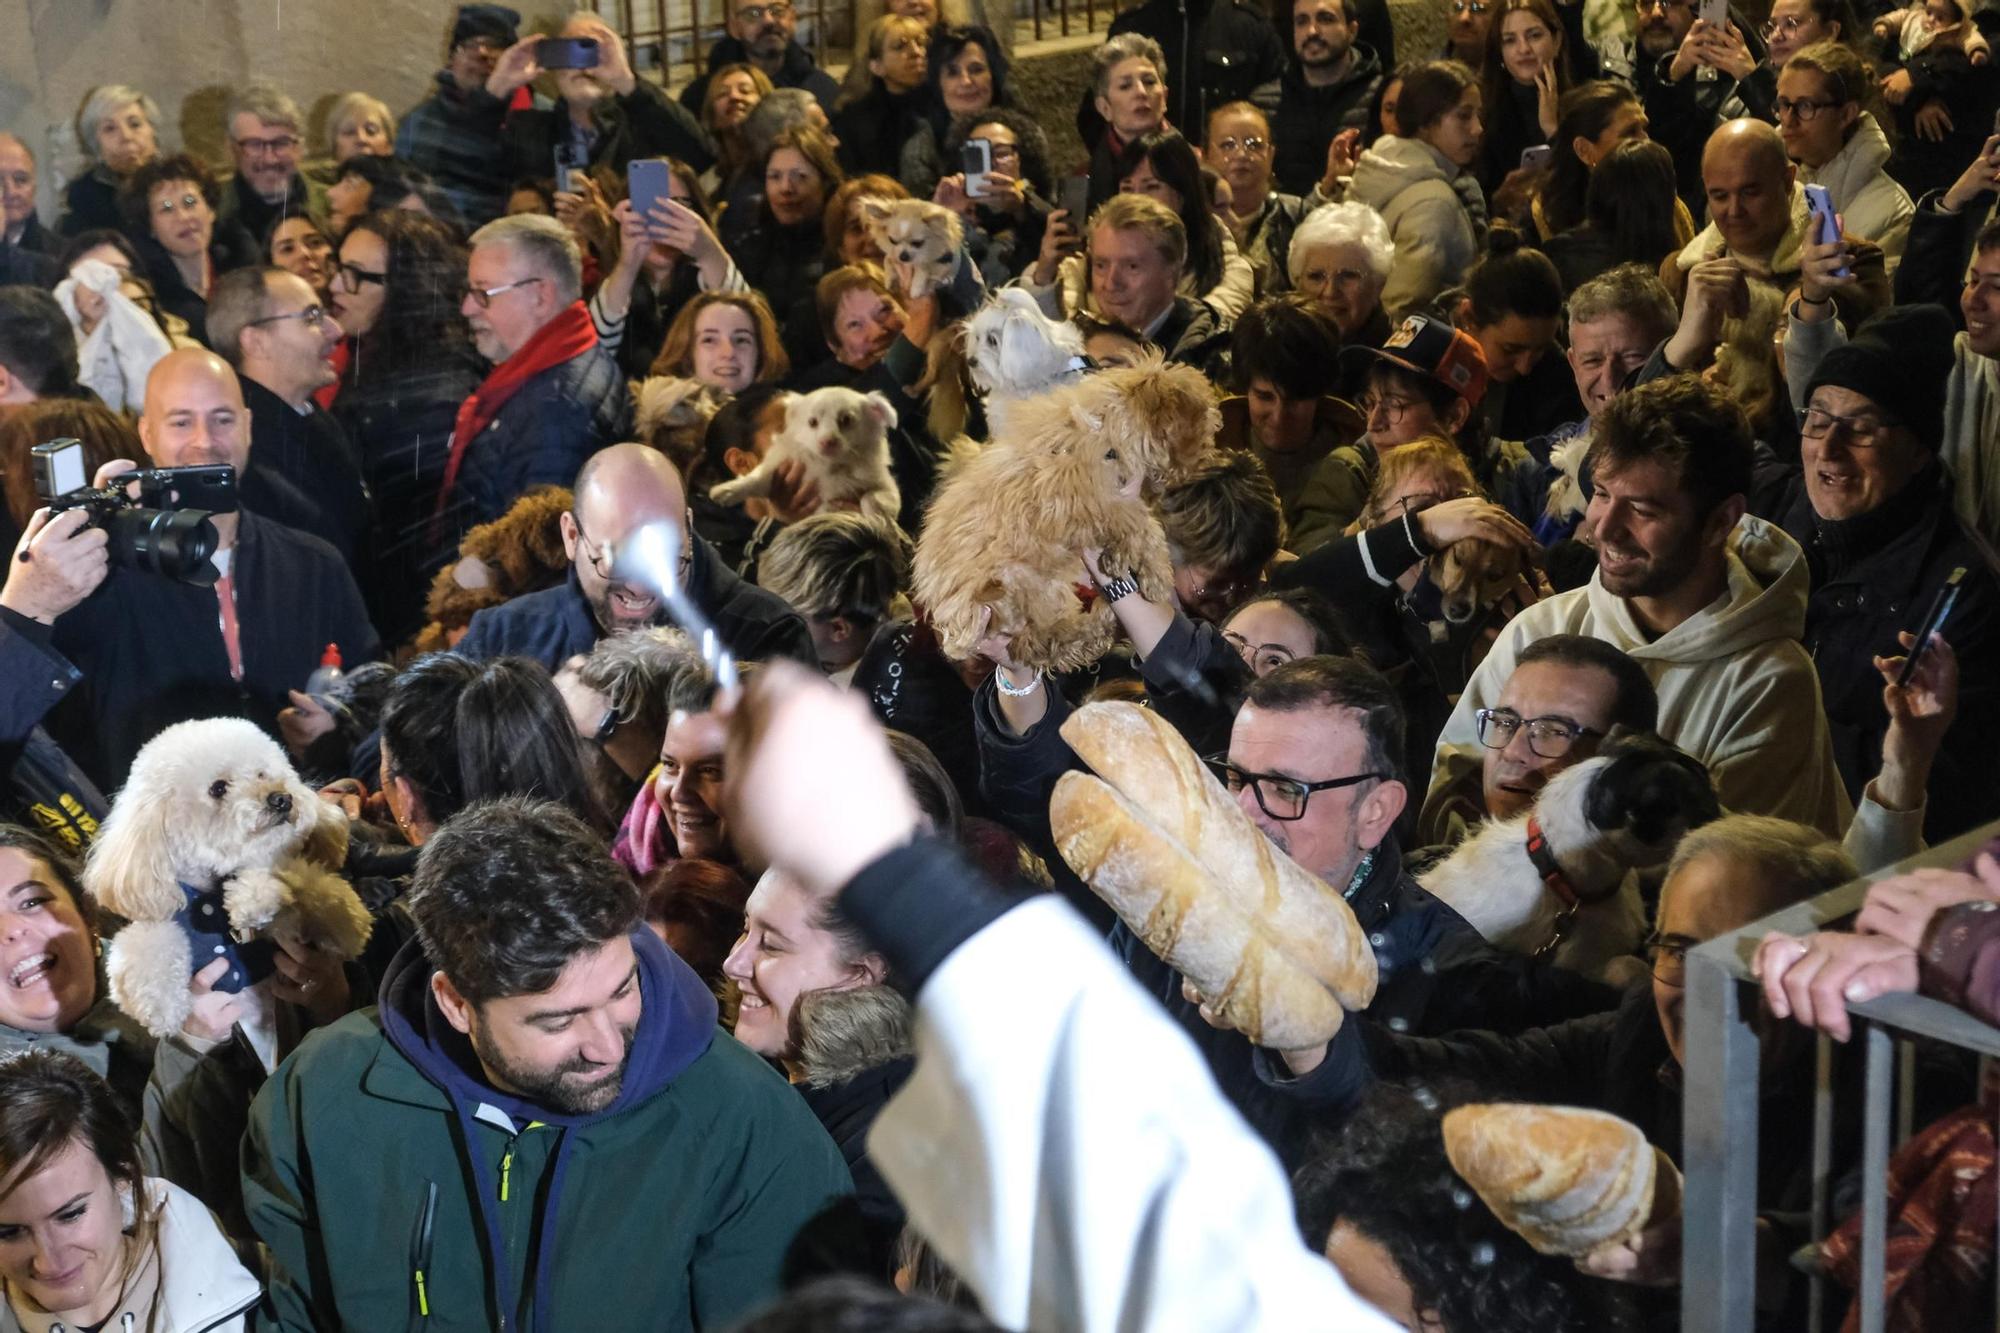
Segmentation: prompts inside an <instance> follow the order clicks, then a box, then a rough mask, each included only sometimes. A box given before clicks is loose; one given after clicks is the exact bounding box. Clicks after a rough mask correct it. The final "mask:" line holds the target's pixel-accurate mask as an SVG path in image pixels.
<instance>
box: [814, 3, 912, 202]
mask: <svg viewBox="0 0 2000 1333" xmlns="http://www.w3.org/2000/svg"><path fill="white" fill-rule="evenodd" d="M929 43H930V26H929V25H928V24H926V23H924V22H923V21H922V20H920V19H913V18H905V17H903V16H902V15H900V14H884V15H883V16H882V17H881V18H879V19H876V20H875V22H874V23H873V24H871V25H870V26H869V28H868V40H867V43H866V46H865V48H864V50H865V55H864V50H857V51H856V52H855V60H854V64H853V66H852V67H851V68H850V69H849V71H848V78H847V87H846V89H845V90H844V91H843V92H842V94H841V100H840V103H839V105H838V106H836V107H835V108H834V112H833V134H834V137H835V138H836V139H838V140H839V142H840V160H841V163H842V165H844V166H845V167H846V168H847V170H848V171H849V172H850V173H852V174H855V175H860V174H862V173H864V172H870V171H879V172H881V173H882V174H884V175H887V176H893V175H895V174H896V170H897V168H898V167H899V166H900V165H901V155H902V148H903V145H904V144H906V143H907V142H909V140H910V139H911V138H912V137H914V136H915V135H917V134H919V133H921V132H922V130H923V128H924V127H925V125H927V124H928V122H929V117H930V113H931V101H932V97H931V89H930V88H929V86H928V85H927V84H926V83H925V76H926V71H927V69H928V64H927V52H928V49H929Z"/></svg>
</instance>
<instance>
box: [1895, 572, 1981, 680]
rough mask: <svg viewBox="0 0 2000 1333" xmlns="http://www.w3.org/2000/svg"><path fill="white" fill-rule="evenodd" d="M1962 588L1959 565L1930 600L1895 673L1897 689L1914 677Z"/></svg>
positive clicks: (1963, 583)
mask: <svg viewBox="0 0 2000 1333" xmlns="http://www.w3.org/2000/svg"><path fill="white" fill-rule="evenodd" d="M1964 586H1965V566H1964V565H1960V566H1958V567H1957V568H1956V569H1954V570H1952V571H1951V574H1950V576H1949V577H1948V578H1946V579H1945V581H1944V586H1943V587H1942V588H1939V589H1938V592H1937V596H1936V597H1934V598H1932V599H1931V609H1930V612H1929V613H1928V614H1927V615H1925V616H1924V623H1923V624H1922V625H1920V626H1918V627H1917V635H1916V641H1915V642H1914V643H1912V644H1911V645H1910V651H1909V654H1908V656H1906V657H1904V658H1903V669H1902V670H1901V671H1898V672H1897V673H1896V688H1897V689H1902V688H1904V687H1905V686H1907V685H1908V684H1909V683H1910V678H1911V677H1912V676H1914V675H1916V673H1917V663H1919V662H1921V661H1922V660H1923V657H1924V651H1925V650H1926V649H1928V648H1929V647H1930V646H1931V640H1932V639H1933V638H1935V637H1936V636H1937V633H1938V631H1939V630H1941V629H1943V628H1944V622H1945V621H1946V619H1948V618H1949V617H1950V615H1951V609H1952V607H1954V606H1956V605H1958V594H1959V590H1960V589H1961V588H1963V587H1964Z"/></svg>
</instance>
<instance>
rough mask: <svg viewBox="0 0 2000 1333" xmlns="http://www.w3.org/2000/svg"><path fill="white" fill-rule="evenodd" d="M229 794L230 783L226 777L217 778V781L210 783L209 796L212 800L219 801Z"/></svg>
mask: <svg viewBox="0 0 2000 1333" xmlns="http://www.w3.org/2000/svg"><path fill="white" fill-rule="evenodd" d="M228 794H229V783H228V781H227V780H226V779H223V778H217V779H216V780H215V781H213V782H211V783H209V784H208V797H209V799H210V800H212V801H219V800H221V799H222V798H223V797H225V796H227V795H228Z"/></svg>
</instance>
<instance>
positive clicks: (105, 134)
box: [57, 83, 160, 236]
mask: <svg viewBox="0 0 2000 1333" xmlns="http://www.w3.org/2000/svg"><path fill="white" fill-rule="evenodd" d="M159 124H160V108H159V104H158V103H156V102H154V101H153V99H152V98H150V97H148V96H146V94H144V93H142V92H140V91H139V90H138V89H137V88H128V87H126V86H125V85H124V84H122V83H106V84H101V85H99V86H98V87H95V88H92V89H91V90H90V91H89V92H88V93H85V94H84V98H83V105H82V106H81V107H80V108H78V110H77V113H76V141H77V143H78V144H79V145H81V146H82V148H83V151H84V154H85V155H86V157H87V158H88V159H89V169H88V170H86V171H85V172H83V173H82V174H81V175H79V176H78V177H77V178H76V179H75V180H73V181H71V182H70V183H69V188H68V189H67V190H65V191H63V215H62V222H61V223H60V224H59V225H58V227H57V230H58V231H60V232H62V234H63V235H65V236H75V235H77V234H79V233H81V232H86V231H95V230H97V229H99V228H105V227H109V228H114V229H115V228H122V227H123V226H124V225H125V216H124V214H123V213H122V212H121V211H120V209H119V206H118V191H119V189H120V187H121V186H123V185H124V183H125V180H126V178H127V177H129V176H130V175H131V174H132V173H133V172H135V171H137V170H138V169H139V168H140V167H143V166H145V165H146V164H147V163H148V162H151V161H152V160H153V159H154V158H156V157H158V156H159V155H160V140H159ZM141 234H142V235H143V234H144V233H143V231H142V232H141Z"/></svg>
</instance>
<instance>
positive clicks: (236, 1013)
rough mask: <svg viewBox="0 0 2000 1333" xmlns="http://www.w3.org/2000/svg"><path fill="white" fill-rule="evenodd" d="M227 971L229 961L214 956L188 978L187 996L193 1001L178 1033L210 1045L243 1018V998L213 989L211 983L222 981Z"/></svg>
mask: <svg viewBox="0 0 2000 1333" xmlns="http://www.w3.org/2000/svg"><path fill="white" fill-rule="evenodd" d="M228 970H229V960H228V959H227V958H218V959H216V960H215V961H214V962H212V963H210V964H209V965H208V966H207V967H204V968H203V969H202V970H201V971H199V972H197V973H195V974H194V976H193V977H192V978H191V979H190V980H189V981H188V996H189V998H190V999H191V1000H192V1001H193V1007H192V1008H190V1009H189V1010H188V1016H187V1020H186V1021H185V1022H183V1023H182V1024H181V1035H182V1036H184V1037H189V1038H192V1039H193V1040H195V1041H198V1042H206V1043H207V1044H209V1045H211V1046H212V1045H214V1044H215V1043H216V1042H219V1041H221V1040H223V1039H224V1038H225V1037H227V1036H228V1035H229V1032H230V1029H232V1028H234V1027H235V1026H236V1020H237V1019H239V1018H241V1017H243V997H242V996H241V995H240V994H236V993H232V992H229V991H219V990H216V989H215V983H216V982H218V981H220V980H222V974H223V973H225V972H227V971H228Z"/></svg>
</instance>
